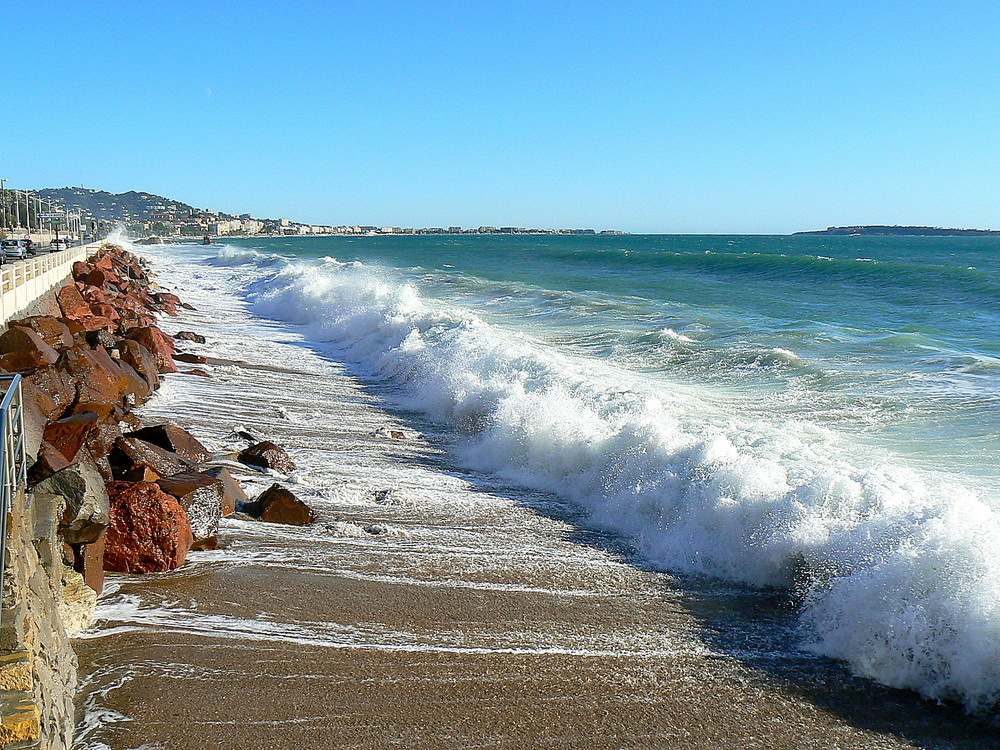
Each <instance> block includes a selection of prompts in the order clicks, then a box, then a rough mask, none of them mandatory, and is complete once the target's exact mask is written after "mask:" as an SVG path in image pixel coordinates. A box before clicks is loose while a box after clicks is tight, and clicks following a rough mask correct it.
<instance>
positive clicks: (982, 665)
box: [184, 235, 1000, 713]
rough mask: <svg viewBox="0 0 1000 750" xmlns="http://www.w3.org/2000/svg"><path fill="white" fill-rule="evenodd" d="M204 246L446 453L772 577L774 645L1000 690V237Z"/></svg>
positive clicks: (718, 566)
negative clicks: (791, 642) (778, 623)
mask: <svg viewBox="0 0 1000 750" xmlns="http://www.w3.org/2000/svg"><path fill="white" fill-rule="evenodd" d="M206 250H208V249H207V248H198V249H197V251H195V250H194V248H191V249H190V250H185V251H184V253H185V255H186V256H187V255H190V256H191V257H193V255H195V254H200V257H201V258H204V257H205V255H206ZM213 253H214V254H213ZM207 254H208V255H209V256H210V257H209V258H208V259H207V261H204V262H208V263H211V264H213V265H219V266H229V267H231V268H232V269H233V271H234V273H237V274H238V275H239V277H240V279H241V287H240V288H241V290H242V292H241V293H242V294H243V295H244V297H245V299H246V300H247V301H248V302H249V303H250V305H251V309H252V310H253V311H254V312H255V313H256V314H258V315H260V316H262V317H267V318H273V319H277V320H282V321H288V322H291V323H295V324H301V325H303V326H305V330H306V331H307V332H308V337H309V338H310V339H311V340H313V341H314V342H316V345H317V346H318V347H321V348H322V349H323V351H326V352H328V353H329V355H330V356H332V357H335V358H337V359H338V360H340V361H343V362H345V363H347V364H348V365H349V366H350V367H351V368H353V370H354V371H355V372H357V373H359V374H361V375H363V376H365V377H367V378H369V379H375V380H376V381H378V382H380V383H382V384H383V385H384V392H385V393H388V394H391V401H392V403H391V406H393V407H394V408H398V409H403V410H406V411H408V412H411V413H415V414H419V415H420V418H421V419H424V420H426V421H427V423H428V424H432V425H436V426H437V427H438V428H439V429H441V430H446V431H448V432H449V434H451V435H452V436H453V438H454V439H453V443H452V444H453V446H454V447H453V451H452V455H453V460H454V462H455V464H456V465H457V466H461V467H463V468H464V469H469V470H473V471H477V472H481V473H483V474H485V475H489V476H491V477H493V478H496V479H499V480H501V481H503V482H506V483H509V484H510V485H512V486H519V487H525V488H529V489H532V490H540V491H545V492H549V493H553V494H555V495H557V496H559V497H560V498H562V499H564V500H566V501H567V502H571V503H574V504H575V505H576V506H577V507H579V508H580V510H581V512H582V513H584V514H585V515H586V518H587V523H588V524H589V525H592V526H594V527H596V528H600V529H604V530H609V531H612V532H614V533H617V534H620V535H622V536H623V537H624V538H627V539H628V540H629V541H630V543H632V544H634V545H635V546H636V547H637V549H639V550H640V551H641V554H642V556H643V558H644V559H645V560H646V561H647V562H648V564H650V565H652V566H654V567H657V568H659V569H663V570H669V571H672V572H675V573H678V574H681V575H687V576H704V577H707V578H710V579H718V580H725V581H731V582H736V583H738V584H741V585H745V586H748V587H757V588H776V589H786V590H789V591H792V592H793V593H794V595H795V601H796V602H797V605H796V606H797V614H796V622H797V628H798V634H797V638H798V643H799V646H800V647H801V648H804V649H809V650H813V651H816V652H818V653H820V654H824V655H827V656H831V657H834V658H836V659H840V660H843V661H844V662H845V663H846V664H847V665H848V666H849V667H850V668H851V669H852V670H853V671H855V672H856V673H858V674H861V675H864V676H867V677H871V678H874V679H876V680H878V681H880V682H883V683H885V684H888V685H892V686H897V687H906V688H912V689H915V690H917V691H920V692H921V693H922V694H924V695H925V696H928V697H932V698H944V699H951V700H957V701H961V702H962V703H964V704H965V706H966V708H967V709H968V710H970V711H973V712H979V713H982V712H991V711H993V710H994V709H995V707H996V705H997V703H998V701H1000V484H998V479H1000V450H998V449H1000V339H998V337H997V331H998V330H1000V238H978V237H976V238H923V237H885V238H876V237H817V236H664V235H656V236H652V235H651V236H454V235H442V236H385V237H354V238H347V237H342V238H312V237H303V238H273V239H251V240H237V241H233V242H230V243H228V244H227V245H225V246H224V247H223V248H221V249H219V250H215V251H211V250H208V253H207Z"/></svg>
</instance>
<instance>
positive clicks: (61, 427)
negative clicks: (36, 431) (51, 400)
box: [42, 411, 98, 462]
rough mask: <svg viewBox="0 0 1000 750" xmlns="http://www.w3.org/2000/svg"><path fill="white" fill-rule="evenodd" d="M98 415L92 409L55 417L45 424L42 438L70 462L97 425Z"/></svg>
mask: <svg viewBox="0 0 1000 750" xmlns="http://www.w3.org/2000/svg"><path fill="white" fill-rule="evenodd" d="M97 420H98V415H97V414H96V413H94V412H92V411H85V412H81V413H79V414H74V415H73V416H70V417H65V418H63V419H57V420H55V421H52V422H49V423H48V424H47V425H45V431H44V432H43V433H42V439H43V440H44V441H45V442H46V443H48V444H49V445H51V446H52V447H53V448H55V449H56V450H57V451H59V452H60V453H61V454H62V455H63V456H64V457H65V459H66V460H67V461H69V462H72V461H73V459H75V458H76V454H77V453H78V452H79V451H80V448H81V447H83V444H84V443H85V442H86V440H87V439H88V438H89V437H90V436H91V434H92V433H93V431H94V429H95V428H96V426H97Z"/></svg>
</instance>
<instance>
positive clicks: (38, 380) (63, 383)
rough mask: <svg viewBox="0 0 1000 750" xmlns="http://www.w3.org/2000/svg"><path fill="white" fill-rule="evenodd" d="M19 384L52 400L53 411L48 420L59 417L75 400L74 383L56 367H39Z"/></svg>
mask: <svg viewBox="0 0 1000 750" xmlns="http://www.w3.org/2000/svg"><path fill="white" fill-rule="evenodd" d="M21 382H22V383H23V384H24V387H25V388H34V389H36V390H37V391H39V392H41V393H44V394H45V395H46V396H48V397H49V398H50V399H51V400H52V402H53V403H54V409H55V411H54V412H53V413H52V414H49V415H48V417H49V419H55V418H58V417H59V416H61V415H62V412H63V411H65V410H66V409H67V408H68V407H69V405H70V404H72V403H73V399H75V398H76V382H75V381H74V380H73V378H72V376H70V375H69V374H67V373H66V372H63V371H62V370H59V369H57V368H56V367H51V366H49V367H40V368H38V369H37V370H35V371H34V372H33V373H31V374H30V375H26V376H25V377H24V379H23V380H22V381H21Z"/></svg>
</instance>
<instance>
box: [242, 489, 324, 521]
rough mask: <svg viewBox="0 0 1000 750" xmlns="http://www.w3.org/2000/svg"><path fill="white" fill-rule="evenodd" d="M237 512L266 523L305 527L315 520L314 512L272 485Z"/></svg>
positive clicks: (286, 491) (284, 490)
mask: <svg viewBox="0 0 1000 750" xmlns="http://www.w3.org/2000/svg"><path fill="white" fill-rule="evenodd" d="M239 510H240V512H241V513H246V514H247V515H248V516H250V517H251V518H256V519H257V520H259V521H266V522H268V523H285V524H291V525H293V526H305V525H306V524H310V523H312V522H313V521H315V520H316V512H315V511H314V510H313V509H312V508H310V507H309V506H308V505H306V504H305V503H304V502H302V501H301V500H299V499H298V498H297V497H295V495H294V494H293V493H292V492H291V491H290V490H287V489H285V488H284V487H282V486H281V485H280V484H272V485H271V486H270V487H269V488H268V489H266V490H264V492H263V493H261V495H260V496H259V497H258V498H257V499H256V500H254V501H253V502H252V503H244V504H243V505H242V506H240V508H239Z"/></svg>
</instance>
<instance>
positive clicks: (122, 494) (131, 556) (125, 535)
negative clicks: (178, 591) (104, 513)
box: [104, 482, 193, 573]
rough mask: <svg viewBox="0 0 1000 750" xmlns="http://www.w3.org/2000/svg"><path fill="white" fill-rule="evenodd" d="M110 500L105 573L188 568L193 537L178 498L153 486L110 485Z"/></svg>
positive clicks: (185, 513)
mask: <svg viewBox="0 0 1000 750" xmlns="http://www.w3.org/2000/svg"><path fill="white" fill-rule="evenodd" d="M108 496H109V498H110V500H111V522H110V524H109V525H108V534H107V542H106V546H105V550H104V569H105V570H114V571H118V572H120V573H153V572H161V571H165V570H173V569H175V568H179V567H180V566H181V565H183V564H184V561H185V560H186V559H187V553H188V550H189V549H190V548H191V543H192V541H193V536H192V534H191V523H190V521H188V515H187V512H186V511H185V510H184V508H182V507H181V505H180V503H179V502H178V501H177V499H176V498H174V497H172V496H171V495H168V494H167V493H166V492H164V491H163V490H161V489H160V488H159V487H157V486H156V485H155V484H152V483H150V482H110V483H109V484H108Z"/></svg>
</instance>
